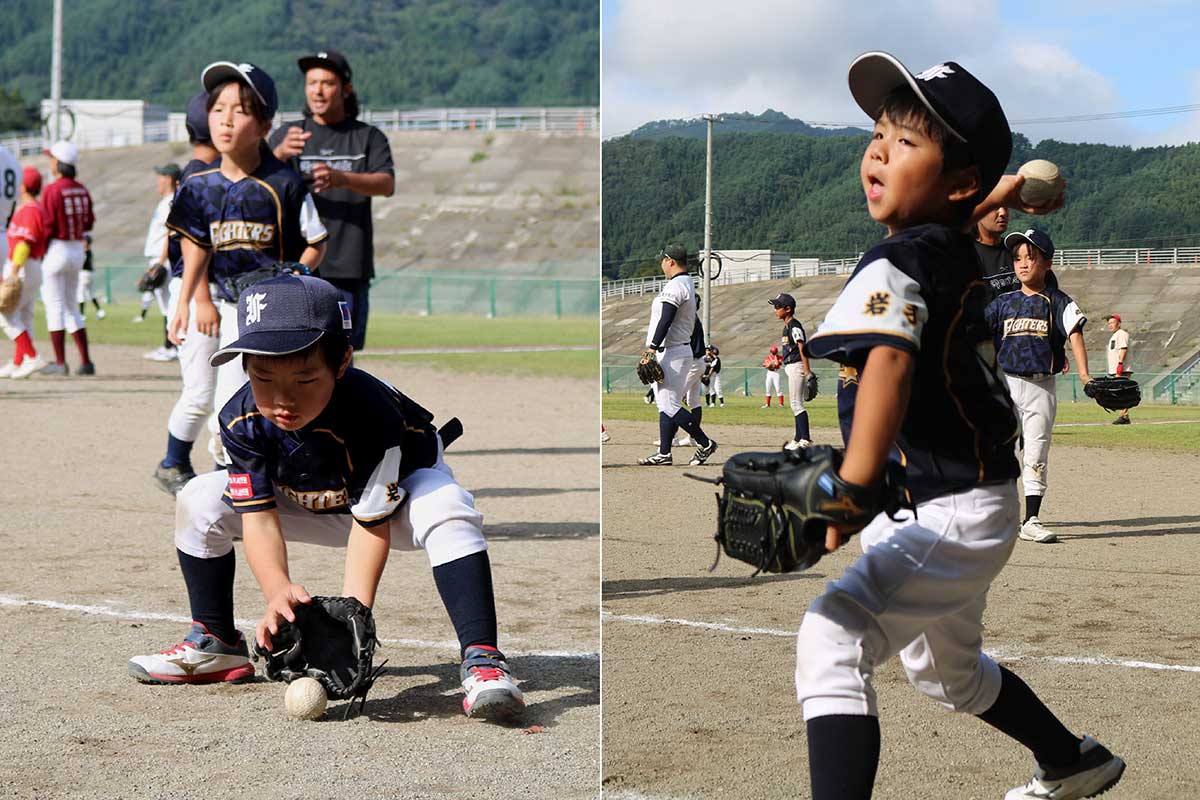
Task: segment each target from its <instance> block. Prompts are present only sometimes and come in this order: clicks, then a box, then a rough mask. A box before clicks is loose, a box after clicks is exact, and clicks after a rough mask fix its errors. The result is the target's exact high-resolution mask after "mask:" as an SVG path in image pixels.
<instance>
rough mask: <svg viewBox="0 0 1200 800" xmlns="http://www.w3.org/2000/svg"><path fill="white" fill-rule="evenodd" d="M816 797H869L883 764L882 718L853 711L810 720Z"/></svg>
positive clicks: (810, 762)
mask: <svg viewBox="0 0 1200 800" xmlns="http://www.w3.org/2000/svg"><path fill="white" fill-rule="evenodd" d="M807 727H808V775H809V780H810V782H811V783H812V796H813V800H869V798H870V797H871V789H872V787H874V785H875V770H876V769H878V767H879V718H878V717H862V716H854V715H850V714H833V715H830V716H825V717H813V718H812V719H810V720H809V721H808V725H807Z"/></svg>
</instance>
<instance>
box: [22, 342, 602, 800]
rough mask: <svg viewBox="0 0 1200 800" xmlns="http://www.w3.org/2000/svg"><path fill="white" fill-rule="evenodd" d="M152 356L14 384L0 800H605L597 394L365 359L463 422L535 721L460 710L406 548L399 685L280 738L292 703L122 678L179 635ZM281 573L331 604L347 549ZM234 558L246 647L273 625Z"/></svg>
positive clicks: (309, 555) (160, 389)
mask: <svg viewBox="0 0 1200 800" xmlns="http://www.w3.org/2000/svg"><path fill="white" fill-rule="evenodd" d="M142 349H144V348H127V347H126V348H123V347H97V348H94V351H95V361H96V363H97V369H98V371H99V375H98V376H97V377H96V378H33V379H29V380H26V381H20V382H18V381H2V382H0V417H2V419H3V423H2V424H3V430H4V432H5V439H6V442H5V450H4V453H3V454H2V455H0V461H2V464H3V469H2V474H3V476H4V479H5V490H4V498H5V510H4V513H3V516H2V517H0V553H2V556H0V685H3V686H4V692H3V694H0V716H2V718H3V724H2V725H0V797H18V798H60V797H61V798H66V797H71V798H116V797H120V798H158V797H168V796H169V797H173V798H201V797H204V798H210V797H214V796H224V797H254V798H329V797H363V798H367V797H402V798H417V797H460V796H467V795H475V794H491V793H493V791H494V792H496V793H500V794H503V795H505V796H514V797H555V798H558V797H572V798H574V797H594V796H595V795H596V793H597V789H596V787H597V783H598V780H599V770H600V766H599V764H600V747H599V730H600V705H599V704H600V680H599V672H600V666H599V660H598V657H597V653H598V650H599V621H598V608H597V605H598V602H597V601H598V596H597V586H598V582H599V555H600V553H599V539H598V536H599V485H598V479H597V469H596V466H597V454H596V432H595V431H594V430H592V429H591V427H590V426H587V427H586V429H581V428H584V426H581V425H580V422H579V420H580V419H589V418H592V419H594V418H595V417H596V416H598V414H597V413H596V412H595V411H594V409H596V408H597V404H598V398H597V396H596V391H595V382H594V381H569V380H550V379H537V378H514V377H500V376H473V377H471V380H470V383H467V382H466V381H465V380H464V378H463V376H462V375H460V374H458V373H453V374H448V373H445V372H435V371H430V370H417V369H412V368H403V369H402V368H401V367H400V366H399V365H397V364H396V362H389V361H383V360H376V359H372V360H368V361H366V363H364V367H365V368H366V369H368V370H369V371H371V372H372V373H374V374H376V375H379V376H380V377H383V378H385V379H387V380H391V381H392V382H394V383H395V384H396V385H397V386H399V387H400V388H401V389H402V390H403V391H405V392H408V393H410V394H411V395H412V396H413V397H414V398H416V399H417V400H418V401H419V402H422V403H423V404H425V405H426V406H428V407H429V408H430V409H431V410H432V411H434V412H435V414H436V415H437V417H438V420H439V421H442V420H444V419H447V418H449V417H450V416H452V415H457V416H459V417H460V418H461V419H462V420H463V423H464V426H465V428H466V433H465V435H464V436H463V438H462V439H460V440H459V441H458V442H457V443H456V444H455V445H454V447H453V448H451V450H450V451H449V453H448V456H447V461H448V462H449V463H450V465H451V466H452V467H453V468H454V469H455V471H456V473H457V475H458V478H459V480H460V481H461V482H462V483H463V485H465V486H466V487H467V488H468V489H470V490H471V491H473V492H474V493H475V497H476V500H477V504H478V506H479V508H480V509H481V510H482V511H483V513H484V515H485V520H486V527H485V533H487V535H488V539H489V542H490V553H491V559H492V564H493V569H494V574H495V582H496V595H497V605H498V612H499V617H500V625H501V642H500V644H501V647H502V648H503V649H504V650H505V651H506V652H507V653H508V655H509V661H510V663H511V665H512V667H513V670H514V673H515V675H516V677H517V678H518V680H519V682H520V683H521V685H522V688H523V689H524V691H525V692H526V699H527V702H528V703H529V709H528V711H527V713H526V714H525V716H524V717H523V719H521V720H520V723H519V724H516V725H513V726H502V725H493V724H488V723H481V722H478V721H473V720H468V719H466V718H465V717H464V716H463V715H462V711H461V689H460V688H459V686H458V669H457V655H458V654H457V644H456V643H455V641H454V630H453V628H452V627H451V626H450V623H449V620H448V618H447V617H446V613H445V611H444V610H443V608H442V604H441V601H440V599H439V598H438V595H437V591H436V589H435V587H434V584H433V580H432V577H431V573H430V569H429V566H428V561H427V560H426V559H425V556H424V554H422V553H419V552H394V553H393V554H392V556H391V559H390V563H389V564H388V568H387V571H386V573H385V574H384V577H383V582H382V585H381V587H380V592H379V601H378V604H377V608H376V619H377V621H378V627H379V634H380V636H381V638H383V639H384V647H383V650H382V651H381V652H380V654H379V656H378V657H379V658H386V659H388V666H387V668H386V670H385V672H384V674H383V676H382V678H381V679H380V680H379V682H378V683H377V684H376V686H375V688H374V689H373V690H372V692H371V694H370V696H369V698H368V701H367V704H366V710H365V713H364V714H363V715H361V716H359V717H358V718H356V719H353V720H351V721H349V722H342V721H340V717H335V718H333V719H330V716H332V715H327V718H326V719H323V720H321V721H318V722H313V723H303V722H289V721H288V720H287V719H286V717H285V714H284V711H283V691H284V690H283V687H282V685H280V684H274V683H269V682H266V681H261V682H256V683H251V684H246V685H241V686H216V687H154V686H143V685H141V684H138V683H136V682H135V681H133V680H132V679H131V678H129V677H128V676H127V675H126V673H125V669H126V667H125V663H126V660H127V659H128V657H129V656H131V655H135V654H139V653H148V652H153V651H156V650H159V649H161V648H163V647H166V646H168V645H170V644H172V643H174V642H176V641H178V640H179V638H180V637H181V636H182V635H183V633H185V632H186V621H187V618H188V617H187V615H188V606H187V600H186V595H185V593H184V588H183V582H182V579H181V577H180V574H179V569H178V565H177V563H176V559H175V555H174V546H173V543H172V523H173V519H174V513H173V512H174V504H173V501H172V500H171V499H170V498H169V497H167V496H166V495H164V494H163V493H162V492H161V491H159V490H158V489H157V488H156V487H155V486H154V485H153V483H152V481H151V479H150V473H151V471H152V469H153V466H154V463H155V460H156V459H157V458H160V457H161V455H162V448H163V446H164V444H165V433H164V428H165V420H166V417H167V413H168V411H169V410H170V408H171V405H172V404H173V403H174V401H175V399H176V396H177V392H178V377H179V373H178V368H177V366H176V365H175V364H154V363H150V362H146V361H144V360H142V359H141V357H140V356H141V352H142ZM5 352H6V353H7V351H5ZM71 355H72V356H73V355H74V354H73V353H72V354H71ZM589 409H593V411H591V412H589ZM535 418H536V420H537V426H536V429H534V428H533V427H532V426H530V424H529V421H530V420H531V419H535ZM203 450H204V447H203V444H201V445H199V446H198V447H197V451H198V453H197V466H207V463H208V462H207V456H206V455H201V452H202V451H203ZM239 551H240V545H239ZM290 554H291V564H292V575H293V577H295V578H297V579H298V580H299V581H300V582H302V583H304V584H305V585H306V587H307V588H308V589H309V590H310V591H311V592H313V593H318V592H320V593H325V594H337V593H339V591H340V588H341V564H342V558H343V556H344V551H342V550H337V549H326V548H319V547H312V546H304V545H293V546H292V547H291V548H290ZM239 561H241V563H240V564H239V567H238V577H237V584H236V597H237V603H238V605H237V611H238V618H239V623H240V624H241V626H242V628H243V630H247V629H248V628H249V626H251V625H252V624H253V622H252V620H253V619H255V618H256V615H257V614H258V613H260V611H261V607H262V606H261V598H260V596H259V594H258V590H257V588H256V586H255V584H254V580H253V576H252V575H251V574H250V570H249V569H248V568H247V567H246V565H245V562H244V561H242V560H241V558H240V556H239ZM332 708H333V709H334V710H336V709H337V708H338V706H333V707H332ZM539 728H540V730H539Z"/></svg>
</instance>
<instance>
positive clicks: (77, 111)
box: [42, 100, 187, 150]
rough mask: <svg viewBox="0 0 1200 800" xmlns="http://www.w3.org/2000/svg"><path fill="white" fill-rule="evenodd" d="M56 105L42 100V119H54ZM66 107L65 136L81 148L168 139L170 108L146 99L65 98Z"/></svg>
mask: <svg viewBox="0 0 1200 800" xmlns="http://www.w3.org/2000/svg"><path fill="white" fill-rule="evenodd" d="M52 106H53V104H52V103H51V102H50V101H49V100H43V101H42V119H45V120H50V115H51V113H52V112H53V107H52ZM62 108H63V116H62V135H63V138H65V139H70V140H71V141H73V142H75V144H76V145H77V146H78V147H79V148H80V149H81V150H86V149H94V148H101V147H128V146H129V145H135V144H145V143H146V142H165V141H167V121H168V113H167V109H166V107H164V106H156V105H152V104H151V103H148V102H146V101H145V100H63V101H62ZM180 116H182V115H180ZM52 127H53V123H52V122H49V121H48V122H47V124H46V128H47V130H51V129H52ZM51 135H53V134H51ZM184 138H185V139H186V138H187V137H186V136H185V137H184Z"/></svg>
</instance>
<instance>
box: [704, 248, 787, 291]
mask: <svg viewBox="0 0 1200 800" xmlns="http://www.w3.org/2000/svg"><path fill="white" fill-rule="evenodd" d="M717 252H718V253H720V254H721V275H720V277H719V278H718V282H719V283H748V282H752V281H769V280H771V279H772V278H787V277H789V276H790V275H791V267H792V264H791V260H792V257H791V254H789V253H783V252H780V251H778V250H726V249H724V248H722V249H720V250H718V251H717Z"/></svg>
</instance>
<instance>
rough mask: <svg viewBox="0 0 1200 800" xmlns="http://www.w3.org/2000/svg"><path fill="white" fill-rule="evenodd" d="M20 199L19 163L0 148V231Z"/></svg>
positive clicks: (10, 154)
mask: <svg viewBox="0 0 1200 800" xmlns="http://www.w3.org/2000/svg"><path fill="white" fill-rule="evenodd" d="M20 197H21V162H20V161H17V157H16V156H14V155H13V154H12V153H10V152H9V151H8V150H6V149H5V148H3V147H0V229H3V228H7V227H8V223H9V220H11V219H12V215H13V211H14V210H16V207H17V200H18V199H20ZM4 255H8V254H7V253H5V254H4Z"/></svg>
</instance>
